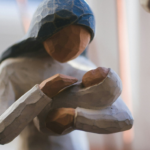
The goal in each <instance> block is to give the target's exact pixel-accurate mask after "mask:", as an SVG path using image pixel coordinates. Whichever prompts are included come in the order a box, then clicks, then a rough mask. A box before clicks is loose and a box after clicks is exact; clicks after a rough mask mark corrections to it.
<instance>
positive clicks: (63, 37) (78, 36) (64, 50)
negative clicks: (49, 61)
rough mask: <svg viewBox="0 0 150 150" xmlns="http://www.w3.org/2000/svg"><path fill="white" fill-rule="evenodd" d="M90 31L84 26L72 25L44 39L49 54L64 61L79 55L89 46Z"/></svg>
mask: <svg viewBox="0 0 150 150" xmlns="http://www.w3.org/2000/svg"><path fill="white" fill-rule="evenodd" d="M90 39H91V35H90V32H89V31H88V30H87V29H86V28H85V27H83V26H79V25H70V26H68V27H65V28H63V29H62V30H60V31H59V32H58V33H56V34H54V35H53V36H52V37H50V38H49V39H47V40H46V41H44V43H43V44H44V47H45V49H46V51H47V52H48V54H49V55H50V56H52V57H53V58H54V59H55V60H57V61H59V62H61V63H64V62H67V61H69V60H72V59H74V58H76V57H78V56H79V55H80V54H81V53H82V52H83V51H84V50H85V48H86V47H87V46H88V44H89V42H90Z"/></svg>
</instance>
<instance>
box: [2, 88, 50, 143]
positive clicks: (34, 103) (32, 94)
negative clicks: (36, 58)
mask: <svg viewBox="0 0 150 150" xmlns="http://www.w3.org/2000/svg"><path fill="white" fill-rule="evenodd" d="M9 98H10V96H9ZM51 101H52V100H51V99H50V98H49V97H47V96H46V95H45V94H44V93H43V92H42V91H41V90H40V89H39V86H38V85H35V86H34V87H33V88H32V89H31V90H29V91H28V92H26V93H25V94H24V95H23V96H21V97H20V98H19V99H18V100H17V101H16V102H14V103H13V104H12V105H11V106H10V107H9V108H8V109H7V110H6V111H5V112H4V113H3V114H2V115H1V116H0V144H6V143H8V142H10V141H12V140H13V139H14V138H15V137H16V136H18V135H19V134H20V132H21V131H22V130H23V129H24V128H25V127H26V126H27V124H28V123H29V122H31V121H32V119H33V118H34V117H36V116H37V115H38V114H39V113H40V112H41V111H42V109H43V108H44V107H45V106H46V105H48V104H50V103H51Z"/></svg>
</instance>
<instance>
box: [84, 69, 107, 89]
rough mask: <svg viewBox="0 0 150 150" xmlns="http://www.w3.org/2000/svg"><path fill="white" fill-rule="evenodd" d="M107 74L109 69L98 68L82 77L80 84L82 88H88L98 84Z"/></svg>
mask: <svg viewBox="0 0 150 150" xmlns="http://www.w3.org/2000/svg"><path fill="white" fill-rule="evenodd" d="M108 73H109V69H108V68H104V67H98V68H97V69H94V70H90V71H88V72H87V73H86V74H85V75H84V76H83V78H82V84H83V86H84V87H90V86H93V85H95V84H98V83H100V82H102V81H103V80H104V79H105V78H106V76H107V74H108Z"/></svg>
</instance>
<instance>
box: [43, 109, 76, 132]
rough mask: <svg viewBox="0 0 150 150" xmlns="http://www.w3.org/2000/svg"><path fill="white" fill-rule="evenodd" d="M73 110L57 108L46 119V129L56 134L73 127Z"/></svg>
mask: <svg viewBox="0 0 150 150" xmlns="http://www.w3.org/2000/svg"><path fill="white" fill-rule="evenodd" d="M74 116H75V109H73V108H59V109H55V110H53V111H51V112H50V113H49V114H48V116H47V119H46V127H47V128H48V129H50V130H51V131H53V132H54V133H57V134H62V133H63V131H65V130H66V129H68V128H69V127H71V126H73V123H74Z"/></svg>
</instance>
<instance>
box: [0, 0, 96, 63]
mask: <svg viewBox="0 0 150 150" xmlns="http://www.w3.org/2000/svg"><path fill="white" fill-rule="evenodd" d="M71 24H76V25H82V26H85V27H86V28H87V29H88V30H89V32H90V33H91V41H92V40H93V37H94V34H95V19H94V15H93V12H92V10H91V9H90V7H89V5H88V4H87V2H86V1H85V0H44V1H43V2H42V3H41V4H40V5H39V7H38V8H37V10H36V12H35V14H34V16H33V19H32V21H31V24H30V28H29V30H28V32H27V34H26V35H25V37H24V38H23V39H22V40H21V41H19V42H18V43H16V44H14V45H12V46H11V47H10V48H8V49H7V50H6V51H4V53H3V54H2V56H1V58H0V61H1V62H2V61H3V60H5V59H7V58H10V57H17V56H19V55H21V54H24V53H28V52H34V51H38V50H40V49H42V48H43V44H42V42H43V41H44V40H46V39H47V38H49V37H51V36H52V35H54V34H55V33H57V32H58V31H59V30H61V29H62V28H64V27H66V26H68V25H71Z"/></svg>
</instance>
